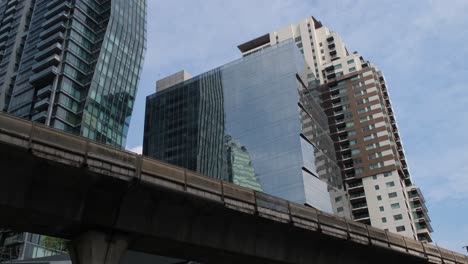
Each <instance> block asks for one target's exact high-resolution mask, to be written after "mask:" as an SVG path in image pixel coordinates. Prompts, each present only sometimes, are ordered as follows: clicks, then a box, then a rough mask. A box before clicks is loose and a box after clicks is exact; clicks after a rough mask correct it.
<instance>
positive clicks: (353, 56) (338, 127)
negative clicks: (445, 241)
mask: <svg viewBox="0 0 468 264" xmlns="http://www.w3.org/2000/svg"><path fill="white" fill-rule="evenodd" d="M286 39H292V40H293V41H294V42H295V43H296V45H297V46H298V47H299V48H300V50H301V53H302V54H303V56H304V58H305V61H306V62H307V64H308V66H309V74H313V75H316V76H318V78H317V79H318V81H319V85H317V80H316V79H315V78H310V79H309V80H308V82H307V83H308V87H309V89H310V90H311V93H312V94H313V96H314V97H315V98H316V99H317V100H318V101H319V102H321V106H322V107H323V109H324V110H325V113H326V114H327V116H328V122H329V129H330V132H331V136H332V139H333V141H334V145H335V149H336V156H337V159H338V163H339V165H340V167H341V174H342V177H343V182H344V185H345V188H346V190H347V192H348V196H349V199H350V202H351V209H352V215H353V218H354V219H355V220H356V221H359V222H362V223H367V224H371V225H373V226H376V227H379V228H382V229H388V230H389V231H392V232H398V233H400V234H402V235H406V236H409V237H414V238H417V239H419V240H421V241H428V242H431V235H430V233H431V232H432V227H431V225H430V219H429V216H428V214H427V209H426V207H425V205H424V204H425V201H424V198H423V196H422V194H421V191H420V190H419V189H418V188H417V187H416V186H415V185H414V183H413V181H412V179H411V176H410V172H409V170H408V165H407V161H406V157H405V153H404V151H403V146H402V143H401V137H400V134H399V131H398V127H397V124H396V120H395V114H394V111H393V108H392V104H391V101H390V97H389V91H388V87H387V84H386V82H385V78H384V76H383V74H382V72H381V71H379V69H378V68H377V67H376V66H375V65H373V64H372V63H370V62H369V61H366V60H365V59H364V58H363V57H362V56H361V55H359V53H357V52H353V53H349V52H348V50H347V48H346V46H345V44H344V42H343V41H342V39H341V38H340V36H339V35H338V34H337V33H335V32H332V31H330V30H329V29H328V28H326V27H325V26H323V25H322V23H321V22H319V21H318V20H316V19H315V18H314V17H311V18H306V19H303V20H302V21H301V22H299V23H298V24H294V25H289V26H287V27H284V28H282V29H279V30H278V31H274V32H271V33H269V34H266V35H263V36H261V37H259V38H257V39H254V40H252V41H249V42H246V43H244V44H242V45H240V46H239V49H240V51H241V52H242V53H243V55H244V56H246V57H248V56H250V55H251V54H254V53H256V52H258V51H261V50H262V49H264V48H268V47H270V46H272V45H275V44H276V43H279V42H281V41H284V40H286Z"/></svg>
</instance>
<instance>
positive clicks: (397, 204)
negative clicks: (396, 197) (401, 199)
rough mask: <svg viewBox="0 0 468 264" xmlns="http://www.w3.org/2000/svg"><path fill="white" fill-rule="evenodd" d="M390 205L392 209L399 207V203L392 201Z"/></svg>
mask: <svg viewBox="0 0 468 264" xmlns="http://www.w3.org/2000/svg"><path fill="white" fill-rule="evenodd" d="M390 206H391V207H392V209H398V208H400V204H399V203H394V204H391V205H390Z"/></svg>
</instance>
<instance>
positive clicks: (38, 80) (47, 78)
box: [29, 66, 58, 86]
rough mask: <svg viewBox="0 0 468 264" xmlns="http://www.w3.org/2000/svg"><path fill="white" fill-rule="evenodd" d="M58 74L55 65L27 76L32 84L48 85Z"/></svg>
mask: <svg viewBox="0 0 468 264" xmlns="http://www.w3.org/2000/svg"><path fill="white" fill-rule="evenodd" d="M57 74H58V68H57V67H55V66H51V67H49V68H47V69H45V70H43V71H41V72H39V73H36V74H34V75H33V76H31V77H30V78H29V82H30V83H31V84H32V85H40V86H42V85H48V84H50V83H52V81H53V79H54V78H55V77H56V76H57Z"/></svg>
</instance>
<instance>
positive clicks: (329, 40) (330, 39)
mask: <svg viewBox="0 0 468 264" xmlns="http://www.w3.org/2000/svg"><path fill="white" fill-rule="evenodd" d="M334 40H335V38H334V37H333V36H331V37H328V38H327V41H328V42H332V41H334Z"/></svg>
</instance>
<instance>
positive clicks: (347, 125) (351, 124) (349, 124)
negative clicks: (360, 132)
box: [346, 122, 354, 127]
mask: <svg viewBox="0 0 468 264" xmlns="http://www.w3.org/2000/svg"><path fill="white" fill-rule="evenodd" d="M352 126H354V122H348V123H346V127H352Z"/></svg>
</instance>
